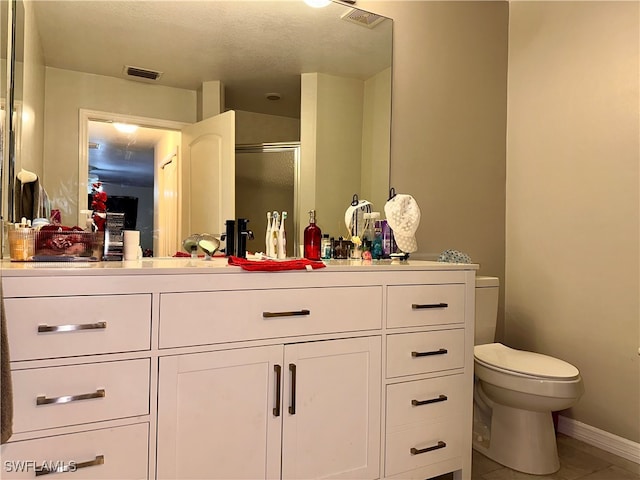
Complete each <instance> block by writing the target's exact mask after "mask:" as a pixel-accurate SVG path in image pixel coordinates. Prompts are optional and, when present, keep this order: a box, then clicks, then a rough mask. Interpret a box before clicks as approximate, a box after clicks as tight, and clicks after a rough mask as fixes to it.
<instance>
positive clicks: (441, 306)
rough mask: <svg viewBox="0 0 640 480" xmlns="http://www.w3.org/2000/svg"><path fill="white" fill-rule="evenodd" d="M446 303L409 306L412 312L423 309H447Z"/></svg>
mask: <svg viewBox="0 0 640 480" xmlns="http://www.w3.org/2000/svg"><path fill="white" fill-rule="evenodd" d="M448 306H449V304H448V303H442V302H440V303H414V304H412V305H411V308H412V309H413V310H423V309H425V308H447V307H448Z"/></svg>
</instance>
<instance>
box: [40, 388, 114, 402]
mask: <svg viewBox="0 0 640 480" xmlns="http://www.w3.org/2000/svg"><path fill="white" fill-rule="evenodd" d="M106 395H107V392H106V391H105V389H104V388H100V389H98V390H96V391H95V392H94V393H81V394H80V395H64V396H62V397H52V398H47V397H46V396H45V395H40V396H38V397H37V398H36V405H49V404H51V403H69V402H77V401H78V400H89V399H91V398H104V397H105V396H106Z"/></svg>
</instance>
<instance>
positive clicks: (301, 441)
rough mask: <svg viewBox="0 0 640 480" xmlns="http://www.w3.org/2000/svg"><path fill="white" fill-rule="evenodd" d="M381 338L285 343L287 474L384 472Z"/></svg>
mask: <svg viewBox="0 0 640 480" xmlns="http://www.w3.org/2000/svg"><path fill="white" fill-rule="evenodd" d="M380 342H381V341H380V337H363V338H350V339H343V340H329V341H320V342H310V343H299V344H292V345H286V346H285V364H284V366H285V368H286V369H287V371H286V373H285V376H284V378H285V383H284V385H285V386H284V390H283V392H284V395H283V396H284V397H285V404H284V405H285V411H284V418H283V426H282V431H283V433H282V435H283V437H282V445H283V450H282V478H283V479H304V478H352V479H355V478H357V479H360V480H364V479H373V478H378V477H379V470H380V468H379V464H380V396H381V390H380V389H381V378H380V377H381V359H380V357H381V346H380V345H381V343H380Z"/></svg>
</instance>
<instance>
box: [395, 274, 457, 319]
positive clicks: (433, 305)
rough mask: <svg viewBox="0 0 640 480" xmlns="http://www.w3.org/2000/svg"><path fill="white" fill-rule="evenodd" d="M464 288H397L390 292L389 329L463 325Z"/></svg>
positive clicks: (446, 286) (443, 286) (414, 286)
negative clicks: (451, 324) (452, 324)
mask: <svg viewBox="0 0 640 480" xmlns="http://www.w3.org/2000/svg"><path fill="white" fill-rule="evenodd" d="M464 295H465V286H464V285H463V284H449V285H395V286H390V287H388V289H387V327H389V328H395V327H417V326H421V325H443V324H450V323H464Z"/></svg>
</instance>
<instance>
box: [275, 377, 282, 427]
mask: <svg viewBox="0 0 640 480" xmlns="http://www.w3.org/2000/svg"><path fill="white" fill-rule="evenodd" d="M273 369H274V371H275V372H276V375H275V377H276V406H275V407H273V416H274V417H279V416H280V402H281V400H280V379H281V377H282V367H281V366H280V365H274V366H273Z"/></svg>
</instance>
